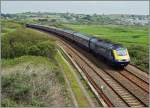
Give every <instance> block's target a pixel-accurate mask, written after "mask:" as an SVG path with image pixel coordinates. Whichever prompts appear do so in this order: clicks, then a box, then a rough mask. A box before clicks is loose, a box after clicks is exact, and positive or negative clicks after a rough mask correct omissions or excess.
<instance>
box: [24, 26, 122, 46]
mask: <svg viewBox="0 0 150 108" xmlns="http://www.w3.org/2000/svg"><path fill="white" fill-rule="evenodd" d="M27 25H35V26H42V27H43V26H44V27H48V28H53V29H57V30H60V31H64V32H67V33H73V34H74V35H77V36H79V37H81V38H83V39H87V40H89V39H92V38H93V39H94V40H95V42H96V44H97V45H100V46H102V47H104V48H107V49H117V48H120V47H123V46H122V45H121V44H115V43H112V42H111V41H109V40H106V39H98V38H96V37H93V36H91V35H88V34H83V33H80V32H75V31H72V30H66V29H61V28H56V27H53V26H45V25H38V24H27Z"/></svg>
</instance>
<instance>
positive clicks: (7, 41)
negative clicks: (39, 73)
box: [1, 28, 55, 58]
mask: <svg viewBox="0 0 150 108" xmlns="http://www.w3.org/2000/svg"><path fill="white" fill-rule="evenodd" d="M54 44H55V43H54V40H52V39H50V38H49V37H48V36H47V35H46V34H44V33H41V32H38V31H34V30H30V29H25V28H19V29H17V30H16V31H14V32H10V33H8V34H6V35H4V36H2V47H1V48H2V58H15V57H20V56H23V55H35V56H46V57H52V56H53V55H54V54H55V45H54Z"/></svg>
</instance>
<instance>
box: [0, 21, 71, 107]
mask: <svg viewBox="0 0 150 108" xmlns="http://www.w3.org/2000/svg"><path fill="white" fill-rule="evenodd" d="M1 23H2V27H3V30H2V32H3V35H2V37H1V40H2V41H1V43H2V45H1V48H2V49H1V51H2V52H1V54H2V61H1V63H2V77H1V78H2V81H1V84H2V106H3V107H32V106H33V107H49V106H55V107H65V106H72V102H71V100H70V98H69V96H68V91H67V90H66V87H65V81H64V77H63V75H62V72H61V70H60V67H59V65H58V62H57V61H56V60H55V58H54V56H55V54H56V48H55V40H53V39H51V38H49V37H48V35H47V34H45V33H42V32H39V31H36V30H31V29H27V28H25V27H24V26H23V25H20V24H18V23H16V22H13V21H8V22H7V21H3V22H1Z"/></svg>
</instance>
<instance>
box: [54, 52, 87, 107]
mask: <svg viewBox="0 0 150 108" xmlns="http://www.w3.org/2000/svg"><path fill="white" fill-rule="evenodd" d="M56 60H57V61H59V63H60V65H61V68H62V69H63V71H64V73H65V75H66V77H67V79H68V80H69V82H70V86H71V89H72V90H73V92H74V94H75V97H76V100H77V102H78V105H79V106H80V107H88V106H89V104H88V101H87V99H86V97H85V95H84V94H83V91H82V90H81V88H80V86H79V84H78V82H77V80H76V78H75V76H74V74H73V72H74V70H73V69H72V67H70V65H69V64H68V63H66V61H65V60H64V57H63V56H62V55H61V53H58V54H57V56H56Z"/></svg>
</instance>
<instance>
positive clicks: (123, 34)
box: [65, 24, 148, 71]
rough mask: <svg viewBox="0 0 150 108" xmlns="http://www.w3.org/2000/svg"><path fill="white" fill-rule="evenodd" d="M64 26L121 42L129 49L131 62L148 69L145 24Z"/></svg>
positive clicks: (146, 28)
mask: <svg viewBox="0 0 150 108" xmlns="http://www.w3.org/2000/svg"><path fill="white" fill-rule="evenodd" d="M65 27H66V28H71V29H73V30H76V31H79V32H82V33H86V34H90V35H94V36H95V37H98V38H103V39H108V40H111V41H112V42H115V43H121V44H123V45H124V46H126V47H127V48H128V50H129V53H130V57H131V62H132V63H133V64H136V65H137V66H139V67H141V68H142V69H144V70H145V71H148V27H147V26H121V25H71V24H66V25H65Z"/></svg>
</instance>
